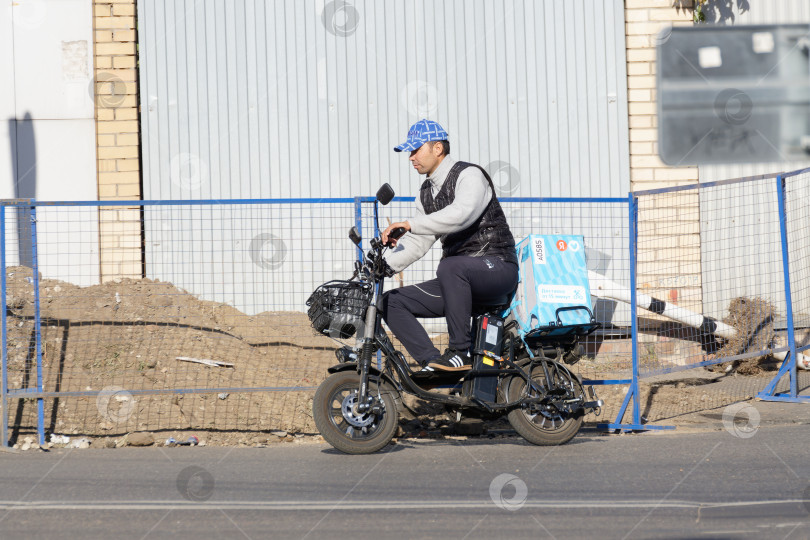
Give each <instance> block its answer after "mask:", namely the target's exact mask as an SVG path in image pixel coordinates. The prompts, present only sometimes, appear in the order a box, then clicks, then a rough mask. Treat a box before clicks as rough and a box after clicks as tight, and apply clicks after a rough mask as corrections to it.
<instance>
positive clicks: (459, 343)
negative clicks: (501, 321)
mask: <svg viewBox="0 0 810 540" xmlns="http://www.w3.org/2000/svg"><path fill="white" fill-rule="evenodd" d="M517 282H518V267H517V265H515V264H512V263H508V262H503V261H502V260H500V259H498V258H496V257H466V256H456V257H447V258H445V259H442V261H441V262H440V263H439V268H438V269H437V270H436V279H431V280H430V281H425V282H424V283H420V284H418V285H409V286H407V287H402V288H401V289H394V290H392V291H389V292H387V293H386V294H385V295H384V296H383V300H382V316H383V319H384V320H385V322H386V323H387V324H388V327H389V328H390V329H391V331H392V332H394V335H395V336H396V337H397V338H398V339H399V340H400V341H401V342H402V344H403V345H404V346H405V348H406V349H407V350H408V352H409V353H410V355H411V356H412V357H413V358H414V359H415V360H416V361H417V362H419V363H420V364H423V365H425V364H427V363H428V362H429V361H431V360H434V359H435V358H437V357H438V356H440V353H439V350H438V349H437V348H436V347H435V346H434V345H433V343H432V342H431V341H430V338H429V337H428V334H427V332H426V331H425V329H424V328H423V327H422V325H421V324H419V321H417V320H416V318H417V317H426V318H435V317H445V318H446V319H447V331H448V332H449V334H450V347H451V348H453V349H457V350H462V351H465V350H468V349H469V348H470V344H471V343H470V339H471V336H470V322H471V317H472V306H473V304H474V303H475V304H492V303H494V302H497V301H498V300H499V298H502V297H503V296H504V295H507V294H510V293H512V292H513V291H514V290H515V288H516V287H517Z"/></svg>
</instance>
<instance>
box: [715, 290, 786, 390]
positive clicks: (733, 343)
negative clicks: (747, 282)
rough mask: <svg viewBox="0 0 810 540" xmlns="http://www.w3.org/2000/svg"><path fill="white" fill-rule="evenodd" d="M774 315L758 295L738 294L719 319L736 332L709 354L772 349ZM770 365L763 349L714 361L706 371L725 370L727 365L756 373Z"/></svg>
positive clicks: (728, 354) (732, 354) (740, 370)
mask: <svg viewBox="0 0 810 540" xmlns="http://www.w3.org/2000/svg"><path fill="white" fill-rule="evenodd" d="M775 315H776V310H775V308H774V306H773V304H771V303H770V302H768V301H767V300H763V299H762V298H746V297H739V298H735V299H734V300H732V301H731V304H730V305H729V308H728V316H727V317H726V318H725V319H723V322H724V323H726V324H728V325H729V326H731V327H733V328H734V329H735V330H737V335H736V336H734V337H733V338H732V339H730V340H728V341H727V342H726V343H725V344H724V345H723V348H722V349H720V350H719V351H718V352H717V353H715V354H714V355H712V358H715V359H719V358H724V357H729V356H737V355H741V354H745V353H749V352H750V353H754V352H759V351H770V350H771V349H773V348H774V346H775V341H776V331H775V330H774V318H775ZM772 365H773V359H772V357H771V355H770V352H767V353H765V354H761V355H757V356H751V357H748V358H745V359H742V360H735V361H733V362H725V363H722V364H716V365H714V366H712V367H711V368H710V370H712V371H728V369H729V367H730V366H731V367H732V368H735V369H736V371H737V373H740V374H742V375H756V374H759V373H761V372H763V371H766V370H771V369H773V368H772Z"/></svg>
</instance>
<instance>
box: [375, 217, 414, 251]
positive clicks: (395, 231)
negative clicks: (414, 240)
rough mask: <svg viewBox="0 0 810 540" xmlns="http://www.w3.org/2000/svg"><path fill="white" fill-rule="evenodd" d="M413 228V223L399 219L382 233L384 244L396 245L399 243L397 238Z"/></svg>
mask: <svg viewBox="0 0 810 540" xmlns="http://www.w3.org/2000/svg"><path fill="white" fill-rule="evenodd" d="M410 230H411V224H410V223H408V222H407V221H397V222H396V223H392V224H391V225H389V226H388V228H387V229H385V230H384V231H383V232H382V234H381V235H380V240H382V243H383V245H386V246H388V247H394V246H396V245H397V240H399V239H400V238H402V235H404V234H405V233H406V232H408V231H410Z"/></svg>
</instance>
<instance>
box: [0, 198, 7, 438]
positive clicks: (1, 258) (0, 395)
mask: <svg viewBox="0 0 810 540" xmlns="http://www.w3.org/2000/svg"><path fill="white" fill-rule="evenodd" d="M0 271H2V272H3V275H2V276H0V296H1V297H2V298H0V313H2V318H3V321H2V323H0V326H1V327H2V330H1V331H2V345H0V347H2V351H0V356H2V366H1V367H0V371H2V375H1V376H0V385H2V386H0V400H2V401H0V405H2V410H3V420H2V422H3V423H2V427H0V429H1V430H2V431H0V446H6V447H7V446H8V398H7V397H6V392H7V391H8V348H7V345H8V341H7V337H8V336H7V334H6V331H7V324H8V321H7V319H8V317H7V315H6V311H7V307H6V292H7V291H6V207H5V206H0Z"/></svg>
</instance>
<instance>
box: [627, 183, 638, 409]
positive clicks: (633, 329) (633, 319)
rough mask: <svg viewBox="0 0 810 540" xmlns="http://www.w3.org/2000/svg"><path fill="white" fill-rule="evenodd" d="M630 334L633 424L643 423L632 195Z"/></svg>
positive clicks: (635, 205) (635, 206)
mask: <svg viewBox="0 0 810 540" xmlns="http://www.w3.org/2000/svg"><path fill="white" fill-rule="evenodd" d="M629 204H630V335H631V336H632V355H633V382H632V383H630V385H631V387H630V390H631V391H632V393H633V424H636V425H640V424H641V416H640V413H639V397H638V307H637V306H636V303H637V295H638V291H637V286H638V283H637V282H638V277H637V268H636V266H637V264H636V261H637V256H638V197H635V196H632V195H631V196H630V201H629Z"/></svg>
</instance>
